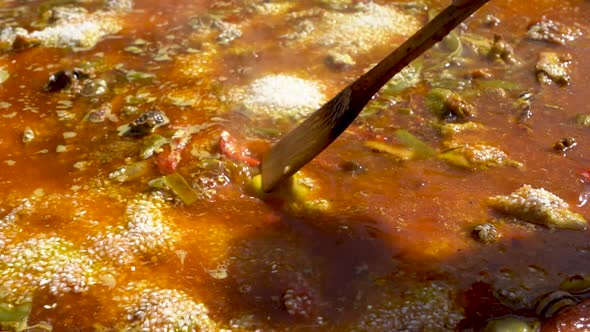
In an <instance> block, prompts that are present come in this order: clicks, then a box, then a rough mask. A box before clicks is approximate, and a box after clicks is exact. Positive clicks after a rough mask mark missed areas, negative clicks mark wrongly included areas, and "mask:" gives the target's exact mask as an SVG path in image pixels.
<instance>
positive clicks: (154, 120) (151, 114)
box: [117, 108, 170, 137]
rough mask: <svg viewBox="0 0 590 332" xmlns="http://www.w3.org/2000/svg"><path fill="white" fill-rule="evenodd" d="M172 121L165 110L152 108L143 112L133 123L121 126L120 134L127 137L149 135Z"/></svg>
mask: <svg viewBox="0 0 590 332" xmlns="http://www.w3.org/2000/svg"><path fill="white" fill-rule="evenodd" d="M168 122H170V120H168V118H167V117H166V114H164V112H162V111H160V110H158V109H156V108H152V109H150V110H149V111H147V112H145V113H143V114H141V115H140V116H139V117H138V118H137V119H135V120H133V121H131V123H129V124H126V125H123V126H121V127H119V128H118V129H117V130H118V131H119V136H126V137H142V136H146V135H149V134H150V133H151V132H153V131H154V129H156V128H158V127H161V126H163V125H165V124H167V123H168Z"/></svg>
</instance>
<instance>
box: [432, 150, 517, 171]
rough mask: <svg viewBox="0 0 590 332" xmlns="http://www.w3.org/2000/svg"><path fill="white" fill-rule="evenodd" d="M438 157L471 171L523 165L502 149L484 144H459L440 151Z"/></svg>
mask: <svg viewBox="0 0 590 332" xmlns="http://www.w3.org/2000/svg"><path fill="white" fill-rule="evenodd" d="M438 158H439V159H441V160H444V161H446V162H447V163H448V164H450V165H452V166H455V167H459V168H467V169H470V170H473V171H475V170H482V169H487V168H488V167H499V166H514V167H522V166H523V165H522V163H520V162H518V161H516V160H512V159H510V158H508V155H507V154H506V153H505V152H504V151H502V150H500V149H498V148H496V147H493V146H490V145H485V144H465V145H461V146H458V147H455V148H452V149H449V150H447V151H444V152H442V153H441V154H439V155H438Z"/></svg>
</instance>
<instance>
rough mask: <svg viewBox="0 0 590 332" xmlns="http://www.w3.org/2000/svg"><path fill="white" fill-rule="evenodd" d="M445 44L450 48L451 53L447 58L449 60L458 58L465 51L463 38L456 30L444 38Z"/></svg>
mask: <svg viewBox="0 0 590 332" xmlns="http://www.w3.org/2000/svg"><path fill="white" fill-rule="evenodd" d="M442 42H443V45H444V46H445V48H446V49H448V50H449V52H450V53H449V55H448V56H447V58H448V59H449V60H454V59H457V58H459V57H460V56H461V54H462V53H463V43H462V42H461V38H459V35H458V34H457V33H456V32H455V31H451V33H449V34H448V35H447V36H446V37H445V38H444V39H443V40H442Z"/></svg>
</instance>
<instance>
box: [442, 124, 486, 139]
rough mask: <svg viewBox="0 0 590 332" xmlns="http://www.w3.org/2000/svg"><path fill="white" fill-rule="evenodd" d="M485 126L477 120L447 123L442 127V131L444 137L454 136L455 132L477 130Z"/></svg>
mask: <svg viewBox="0 0 590 332" xmlns="http://www.w3.org/2000/svg"><path fill="white" fill-rule="evenodd" d="M483 128H485V126H484V125H482V124H481V123H477V122H472V121H469V122H464V123H445V124H443V125H442V126H441V127H440V133H441V135H442V136H444V137H452V136H453V135H455V134H458V133H461V132H465V131H477V130H480V129H483Z"/></svg>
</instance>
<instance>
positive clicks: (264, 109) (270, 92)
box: [230, 74, 325, 119]
mask: <svg viewBox="0 0 590 332" xmlns="http://www.w3.org/2000/svg"><path fill="white" fill-rule="evenodd" d="M230 98H231V99H232V100H234V101H235V102H239V103H242V105H243V106H244V107H245V108H246V110H247V111H249V112H252V113H256V114H259V115H265V116H268V117H271V118H274V119H280V118H285V117H286V118H294V119H299V118H301V117H304V116H306V115H308V114H309V113H311V112H313V111H315V110H316V109H318V108H319V107H320V106H321V105H322V104H323V103H324V102H325V96H324V94H323V93H322V91H321V87H320V85H319V84H318V83H316V82H313V81H308V80H304V79H302V78H299V77H295V76H288V75H283V74H279V75H268V76H265V77H262V78H259V79H257V80H255V81H253V82H252V83H251V84H250V85H249V86H248V87H246V88H237V89H234V90H233V91H231V92H230Z"/></svg>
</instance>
